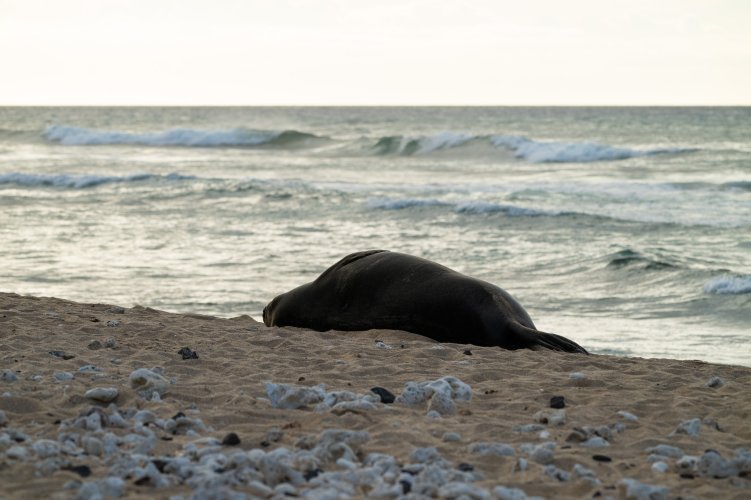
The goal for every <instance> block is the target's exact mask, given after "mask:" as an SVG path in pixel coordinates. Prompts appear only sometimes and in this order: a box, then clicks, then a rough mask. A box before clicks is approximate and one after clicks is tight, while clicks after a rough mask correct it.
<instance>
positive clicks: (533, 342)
mask: <svg viewBox="0 0 751 500" xmlns="http://www.w3.org/2000/svg"><path fill="white" fill-rule="evenodd" d="M511 328H512V329H513V330H514V333H515V334H516V335H517V338H518V339H519V344H520V346H519V347H521V348H527V349H532V350H534V351H536V350H539V349H540V348H545V349H550V350H552V351H564V352H578V353H581V354H589V353H588V352H587V350H586V349H584V348H583V347H582V346H580V345H579V344H577V343H576V342H574V341H573V340H569V339H567V338H566V337H561V336H560V335H556V334H555V333H545V332H541V331H539V330H534V329H532V328H527V327H526V326H522V325H520V324H519V323H512V324H511Z"/></svg>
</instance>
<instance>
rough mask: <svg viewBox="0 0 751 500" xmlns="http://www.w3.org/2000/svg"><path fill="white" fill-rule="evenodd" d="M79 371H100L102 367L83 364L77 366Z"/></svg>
mask: <svg viewBox="0 0 751 500" xmlns="http://www.w3.org/2000/svg"><path fill="white" fill-rule="evenodd" d="M78 372H79V373H101V372H102V369H101V368H99V367H98V366H94V365H83V366H81V367H79V368H78Z"/></svg>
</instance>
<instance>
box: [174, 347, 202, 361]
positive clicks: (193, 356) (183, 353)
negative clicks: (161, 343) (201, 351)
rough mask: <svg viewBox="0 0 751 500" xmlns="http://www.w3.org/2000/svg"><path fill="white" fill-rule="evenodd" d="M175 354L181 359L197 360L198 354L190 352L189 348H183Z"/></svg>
mask: <svg viewBox="0 0 751 500" xmlns="http://www.w3.org/2000/svg"><path fill="white" fill-rule="evenodd" d="M177 354H179V355H180V356H182V357H183V359H198V353H197V352H196V351H194V350H192V349H191V348H190V347H183V348H182V349H180V350H179V351H177Z"/></svg>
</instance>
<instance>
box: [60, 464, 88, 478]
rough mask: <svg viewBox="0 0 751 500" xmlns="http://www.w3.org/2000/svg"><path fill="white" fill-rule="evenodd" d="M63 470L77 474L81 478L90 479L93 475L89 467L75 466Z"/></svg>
mask: <svg viewBox="0 0 751 500" xmlns="http://www.w3.org/2000/svg"><path fill="white" fill-rule="evenodd" d="M62 469H63V470H68V471H71V472H75V473H76V474H78V475H79V476H81V477H89V476H90V475H91V467H89V466H88V465H73V466H70V467H62Z"/></svg>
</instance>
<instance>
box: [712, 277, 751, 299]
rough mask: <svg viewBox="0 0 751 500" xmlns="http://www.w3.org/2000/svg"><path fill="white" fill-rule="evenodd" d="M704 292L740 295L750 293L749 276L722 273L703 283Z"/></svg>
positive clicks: (750, 281)
mask: <svg viewBox="0 0 751 500" xmlns="http://www.w3.org/2000/svg"><path fill="white" fill-rule="evenodd" d="M704 293H710V294H715V295H740V294H744V293H751V276H744V275H740V274H738V275H734V274H723V275H721V276H715V277H714V278H712V279H710V280H709V281H707V282H706V283H705V284H704Z"/></svg>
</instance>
